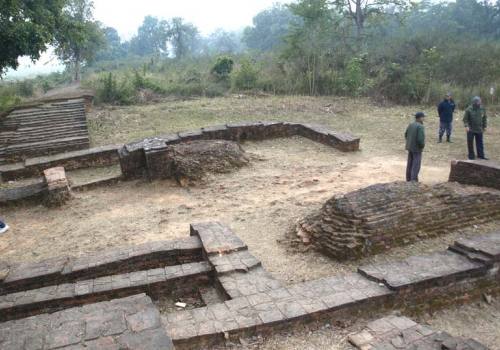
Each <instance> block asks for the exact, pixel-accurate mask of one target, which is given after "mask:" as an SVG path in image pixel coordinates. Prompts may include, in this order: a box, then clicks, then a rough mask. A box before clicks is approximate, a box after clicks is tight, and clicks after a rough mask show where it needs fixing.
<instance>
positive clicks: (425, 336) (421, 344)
mask: <svg viewBox="0 0 500 350" xmlns="http://www.w3.org/2000/svg"><path fill="white" fill-rule="evenodd" d="M349 342H350V343H351V344H352V345H354V346H355V347H356V348H357V349H359V350H396V349H415V350H418V349H420V350H488V348H487V347H486V346H484V345H482V344H480V343H479V342H477V341H475V340H474V339H465V338H462V337H454V336H452V335H450V334H448V333H446V332H440V331H434V330H433V329H431V328H429V327H426V326H423V325H420V324H418V323H416V322H414V321H412V320H410V319H409V318H407V317H397V316H388V317H384V318H381V319H378V320H375V321H372V322H370V323H369V324H368V325H367V326H366V328H365V329H364V330H363V331H361V332H359V333H356V334H353V335H350V336H349Z"/></svg>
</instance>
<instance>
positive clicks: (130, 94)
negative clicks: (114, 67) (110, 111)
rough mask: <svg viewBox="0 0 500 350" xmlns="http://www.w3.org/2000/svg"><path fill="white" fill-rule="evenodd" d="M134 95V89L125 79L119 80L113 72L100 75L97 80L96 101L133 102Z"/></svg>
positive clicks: (112, 102)
mask: <svg viewBox="0 0 500 350" xmlns="http://www.w3.org/2000/svg"><path fill="white" fill-rule="evenodd" d="M134 95H135V93H134V90H133V89H132V87H131V86H130V85H129V84H127V80H126V79H124V80H122V81H121V82H119V81H118V80H117V79H116V77H115V76H114V75H113V73H108V74H106V75H104V76H101V77H100V78H99V79H98V81H97V87H96V100H97V101H96V102H97V103H111V104H131V103H133V102H134Z"/></svg>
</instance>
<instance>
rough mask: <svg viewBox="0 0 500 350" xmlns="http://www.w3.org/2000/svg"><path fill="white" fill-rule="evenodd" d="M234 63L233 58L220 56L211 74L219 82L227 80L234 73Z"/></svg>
mask: <svg viewBox="0 0 500 350" xmlns="http://www.w3.org/2000/svg"><path fill="white" fill-rule="evenodd" d="M233 66H234V61H233V59H232V58H231V57H228V56H220V57H217V61H216V62H215V64H214V65H213V66H212V69H211V70H210V73H212V75H213V76H215V77H216V78H217V79H218V80H227V79H229V76H230V74H231V72H232V71H233Z"/></svg>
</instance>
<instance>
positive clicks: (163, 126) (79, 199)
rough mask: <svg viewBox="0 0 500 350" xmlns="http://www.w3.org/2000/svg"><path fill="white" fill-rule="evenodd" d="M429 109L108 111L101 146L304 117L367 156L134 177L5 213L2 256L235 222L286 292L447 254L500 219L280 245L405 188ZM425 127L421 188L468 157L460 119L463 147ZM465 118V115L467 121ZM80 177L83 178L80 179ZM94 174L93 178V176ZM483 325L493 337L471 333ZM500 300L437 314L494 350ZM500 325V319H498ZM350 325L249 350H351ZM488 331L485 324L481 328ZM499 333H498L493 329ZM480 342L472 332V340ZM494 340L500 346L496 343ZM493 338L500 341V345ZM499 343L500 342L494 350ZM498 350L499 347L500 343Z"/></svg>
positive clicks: (15, 258) (288, 143)
mask: <svg viewBox="0 0 500 350" xmlns="http://www.w3.org/2000/svg"><path fill="white" fill-rule="evenodd" d="M418 109H421V108H419V107H404V108H403V107H380V106H375V105H373V104H370V103H369V102H368V101H366V100H361V101H354V100H349V99H335V100H332V99H326V98H302V97H293V98H292V97H281V98H276V97H272V98H266V99H260V100H258V101H257V99H256V98H243V99H240V98H225V99H201V100H194V101H174V102H165V103H160V104H155V105H148V106H133V107H119V108H114V107H113V108H111V107H108V108H103V109H97V110H95V111H94V112H93V113H92V114H91V115H90V116H89V123H90V131H91V138H92V142H93V144H94V145H101V144H106V143H119V142H125V141H131V140H132V139H137V138H142V137H145V136H150V135H155V134H161V133H165V132H169V131H175V130H187V129H190V128H193V127H200V126H205V125H212V124H218V123H221V122H230V121H239V120H264V119H266V120H273V119H274V120H276V119H282V120H292V121H293V120H297V121H299V120H300V121H308V122H318V123H322V124H325V125H329V126H330V127H331V128H332V129H333V130H339V131H351V132H352V133H354V134H357V135H359V136H361V138H362V142H361V151H360V152H356V153H342V152H340V151H337V150H334V149H332V148H329V147H327V146H324V145H321V144H317V143H314V142H312V141H309V140H307V139H303V138H300V137H294V138H289V139H276V140H267V141H262V142H247V143H245V144H244V145H243V148H244V149H245V150H246V151H247V152H248V153H249V154H250V155H251V159H252V160H251V162H250V164H249V165H248V166H246V167H243V168H242V169H239V170H237V171H235V172H233V173H229V174H220V175H216V176H212V177H211V178H210V179H209V180H208V182H207V183H206V184H205V185H202V186H198V187H188V188H181V187H179V186H178V185H177V184H176V183H175V182H173V181H156V182H153V183H148V182H145V181H133V182H125V183H119V184H115V185H110V186H107V187H102V188H97V189H93V190H90V191H87V192H78V193H75V194H74V198H73V199H72V200H71V201H70V203H69V204H68V205H66V206H64V207H63V208H60V209H47V208H45V207H43V206H35V205H30V204H24V205H19V206H16V207H7V208H2V209H1V215H0V216H2V217H4V218H5V219H6V220H7V221H8V223H9V225H10V226H11V227H12V229H11V230H10V231H9V232H7V233H6V234H4V235H2V236H1V237H0V256H1V259H2V260H6V261H8V262H22V261H38V260H42V259H45V258H49V257H53V256H58V255H63V254H64V255H74V256H77V255H82V254H86V253H88V252H93V251H98V250H102V249H106V248H108V247H118V246H127V245H132V244H138V243H143V242H146V241H155V240H165V239H173V238H176V237H183V236H186V235H188V232H189V223H192V222H200V221H208V220H219V221H221V222H223V223H225V224H227V225H229V226H230V227H231V228H232V229H233V230H234V231H235V232H236V234H238V235H239V236H240V237H241V238H242V239H243V240H244V241H245V242H246V243H247V244H248V246H249V248H250V251H251V252H252V253H253V254H254V255H256V256H257V257H258V258H259V259H261V260H262V262H263V265H264V267H265V268H266V269H267V270H268V271H270V272H271V273H272V274H273V275H274V276H275V277H276V278H278V279H280V280H282V281H284V282H285V283H287V284H292V283H296V282H299V281H303V280H311V279H316V278H319V277H323V276H331V275H334V274H337V273H341V272H345V271H353V270H354V269H355V268H356V267H357V266H359V265H360V264H364V263H367V262H371V261H377V262H378V261H388V260H394V259H401V258H403V257H406V256H410V255H415V254H422V253H425V252H431V251H435V250H443V249H446V247H447V246H448V245H449V244H450V243H452V242H453V241H454V240H455V239H456V238H457V237H462V236H467V235H474V234H477V233H482V232H489V231H491V230H494V229H498V228H500V222H493V223H490V224H486V225H480V226H475V227H468V228H463V229H462V230H459V231H457V232H454V233H452V234H449V235H446V236H442V237H438V238H434V239H429V240H425V241H422V242H417V243H415V244H412V245H410V246H407V247H404V248H395V249H393V250H391V251H390V252H387V253H384V254H380V255H377V256H374V257H370V258H366V259H363V260H362V261H356V262H348V263H338V262H335V261H333V260H331V259H329V258H326V257H324V256H322V255H321V254H319V253H316V252H313V251H308V252H297V251H294V250H290V249H289V247H288V246H287V245H286V244H283V243H280V240H282V239H283V237H284V233H285V231H286V230H287V229H288V228H289V227H290V225H292V224H293V223H294V222H296V221H297V220H298V219H300V218H302V217H303V216H305V215H307V214H309V213H310V212H311V211H312V210H314V209H315V208H318V207H319V206H321V205H322V203H323V202H324V201H325V200H326V199H328V198H330V197H331V196H332V195H335V194H342V193H345V192H348V191H352V190H356V189H359V188H361V187H364V186H368V185H371V184H374V183H379V182H388V181H396V180H403V178H404V169H405V161H406V158H405V157H406V154H405V151H404V145H403V140H402V135H403V132H404V129H405V127H406V125H407V123H408V122H409V121H410V120H411V119H412V118H411V114H412V113H413V112H414V111H415V110H418ZM427 112H428V113H429V115H431V116H430V117H429V118H428V120H427V121H426V126H427V130H428V131H427V133H428V147H427V149H426V153H425V155H424V163H423V170H422V173H421V180H422V181H423V182H425V183H435V182H440V181H446V180H447V178H448V174H449V166H450V165H449V164H450V161H451V160H452V159H456V158H463V157H464V155H465V146H464V145H465V137H464V133H463V132H462V130H461V127H460V125H461V124H460V122H458V121H457V122H456V123H455V125H456V129H457V132H456V135H455V137H454V141H455V143H453V144H446V143H445V144H439V145H438V144H436V142H435V138H436V137H435V133H436V128H437V120H436V119H437V118H435V117H434V113H433V112H432V111H431V110H430V109H429V110H428V111H427ZM457 117H458V116H457ZM490 119H491V121H490V125H491V127H490V130H489V131H488V134H487V138H486V145H487V146H486V150H487V153H488V155H489V156H490V157H491V158H496V159H497V160H498V154H500V132H499V131H500V130H499V129H500V128H499V127H498V126H499V124H500V122H499V120H500V118H498V117H495V116H494V117H492V118H490ZM79 176H80V177H82V175H79ZM83 177H85V176H83ZM474 317H476V318H477V317H480V318H482V319H489V320H494V321H491V322H486V323H484V324H483V326H482V327H483V328H484V329H486V330H488V329H492V331H491V332H489V333H491V334H493V335H491V334H490V335H489V336H488V335H485V334H482V333H481V332H479V331H477V332H472V330H473V329H474V328H473V327H470V326H468V325H467V324H468V322H469V321H470V320H472V319H474ZM499 318H500V306H499V304H498V303H494V304H493V305H486V306H484V305H483V306H482V307H480V308H479V307H478V308H476V307H475V306H474V305H468V306H465V307H458V308H455V309H449V310H444V311H443V313H442V314H441V313H436V314H434V315H433V316H432V317H430V318H429V320H430V322H431V323H432V324H437V325H439V327H438V328H442V329H446V330H448V329H449V330H452V331H451V333H453V334H462V333H464V334H467V332H472V333H471V334H472V335H473V336H474V337H475V338H476V339H478V340H480V341H483V342H484V343H485V344H488V345H490V346H491V347H492V348H495V347H494V346H493V345H492V344H500V341H499V337H500V327H496V329H495V328H492V327H493V326H494V325H498V322H500V321H499ZM495 322H496V323H495ZM361 324H362V322H358V323H356V324H355V325H353V326H349V327H346V328H342V329H340V328H338V327H336V326H333V325H332V326H331V327H330V328H328V327H327V328H320V329H319V330H315V331H309V330H308V329H304V330H303V331H298V332H296V333H294V334H292V335H290V336H288V335H286V334H277V335H275V336H273V337H271V338H269V339H267V340H265V341H259V340H258V339H257V341H256V344H255V345H248V346H249V347H255V346H257V347H258V348H263V349H270V348H277V349H289V348H292V349H337V348H339V349H342V348H345V347H348V345H345V341H344V340H345V336H346V334H348V333H349V332H350V331H352V329H351V328H350V327H359V325H361ZM480 324H481V323H475V324H474V326H476V327H479V325H480ZM488 327H489V328H488ZM469 336H470V335H469ZM495 337H496V338H495ZM492 339H493V340H492ZM495 342H496V343H495ZM497 349H498V347H497Z"/></svg>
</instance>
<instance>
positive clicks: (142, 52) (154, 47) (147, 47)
mask: <svg viewBox="0 0 500 350" xmlns="http://www.w3.org/2000/svg"><path fill="white" fill-rule="evenodd" d="M169 35H170V34H169V24H168V22H167V21H165V20H160V19H158V18H156V17H153V16H146V17H144V21H143V22H142V25H141V26H140V27H139V29H138V30H137V35H136V36H134V37H133V38H132V40H131V41H130V50H131V51H132V52H133V53H135V54H136V55H139V56H147V55H153V54H154V55H160V54H164V55H166V54H168V50H167V42H168V39H169Z"/></svg>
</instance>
